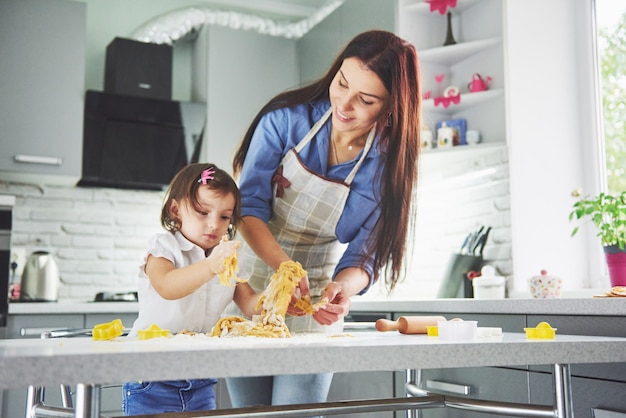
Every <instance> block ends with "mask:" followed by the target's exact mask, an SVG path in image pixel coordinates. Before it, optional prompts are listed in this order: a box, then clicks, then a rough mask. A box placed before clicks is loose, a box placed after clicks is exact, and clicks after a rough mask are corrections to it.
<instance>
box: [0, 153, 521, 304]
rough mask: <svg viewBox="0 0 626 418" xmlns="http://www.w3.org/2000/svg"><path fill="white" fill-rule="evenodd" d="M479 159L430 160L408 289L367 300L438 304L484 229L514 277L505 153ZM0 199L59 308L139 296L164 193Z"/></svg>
mask: <svg viewBox="0 0 626 418" xmlns="http://www.w3.org/2000/svg"><path fill="white" fill-rule="evenodd" d="M476 150H477V151H475V152H471V151H470V152H468V151H467V150H456V149H455V150H451V151H447V152H445V153H443V152H441V153H437V152H432V153H431V154H426V155H424V156H423V158H422V163H421V164H422V165H421V172H420V180H419V181H420V183H419V187H418V192H417V199H418V200H417V202H418V205H417V224H416V229H415V237H416V239H415V241H414V243H413V244H412V246H411V245H409V250H410V252H411V253H412V255H413V257H412V262H411V263H409V265H408V269H409V273H408V275H407V279H406V280H405V281H404V282H403V283H401V284H400V285H399V286H398V288H397V290H396V291H395V292H394V293H393V294H392V295H391V296H390V297H387V296H386V292H385V290H384V288H383V287H382V286H379V285H377V286H376V287H375V288H373V289H372V290H370V292H368V293H367V294H366V295H365V296H364V297H363V298H364V299H373V298H376V299H382V298H388V299H396V300H407V299H408V300H412V299H430V298H434V297H435V296H436V294H437V290H438V288H439V283H440V282H441V280H442V278H443V275H444V273H445V269H446V266H447V263H448V259H449V258H450V256H451V254H453V253H455V252H457V251H458V250H459V247H460V245H461V243H462V241H463V239H464V238H465V236H466V235H467V234H468V233H469V232H470V231H473V230H475V229H477V228H478V227H479V226H480V225H489V226H492V227H493V230H492V231H491V234H490V236H489V240H488V242H487V246H486V247H485V253H484V256H485V259H486V260H489V261H490V262H491V263H492V264H494V265H495V266H496V267H497V268H498V270H499V271H500V273H501V274H502V275H504V276H509V275H511V272H512V263H511V232H510V205H509V175H508V158H507V152H506V149H505V148H504V147H489V146H484V147H480V148H476ZM0 193H3V194H13V195H15V196H16V197H17V201H16V206H15V208H14V215H13V219H14V224H13V233H12V236H11V241H12V246H14V247H15V246H19V247H24V248H25V250H26V254H30V253H32V252H33V251H37V250H45V251H49V252H50V253H52V254H53V255H54V257H55V259H56V261H57V263H58V265H59V269H60V271H61V281H62V285H61V287H60V289H59V298H61V299H73V300H91V299H93V298H94V296H95V294H96V293H97V292H101V291H130V290H135V289H136V277H137V269H138V267H139V265H140V264H141V261H142V258H143V256H144V252H145V246H146V241H147V239H148V238H149V237H150V236H152V235H153V234H154V233H156V232H159V231H161V230H162V229H161V226H160V224H159V216H160V208H161V202H162V199H163V192H152V191H137V190H119V189H101V188H78V187H63V186H42V185H35V184H21V183H6V182H0ZM510 285H511V284H510V283H509V284H508V286H509V287H510Z"/></svg>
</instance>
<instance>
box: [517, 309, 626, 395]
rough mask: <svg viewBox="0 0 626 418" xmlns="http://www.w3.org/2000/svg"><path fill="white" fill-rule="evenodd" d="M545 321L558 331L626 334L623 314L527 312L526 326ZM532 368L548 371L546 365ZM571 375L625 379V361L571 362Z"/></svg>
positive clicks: (618, 335)
mask: <svg viewBox="0 0 626 418" xmlns="http://www.w3.org/2000/svg"><path fill="white" fill-rule="evenodd" d="M542 321H545V322H548V323H549V324H550V325H552V326H553V327H554V328H556V329H557V335H558V334H570V335H597V336H606V337H626V317H623V316H575V315H571V316H563V315H540V316H539V315H529V316H528V326H535V325H537V324H538V323H539V322H542ZM531 370H536V371H543V372H550V371H551V369H550V368H549V367H547V366H532V367H531ZM570 371H571V374H572V376H577V377H590V378H596V379H606V380H615V381H618V382H625V383H626V363H611V364H573V365H572V366H571V369H570Z"/></svg>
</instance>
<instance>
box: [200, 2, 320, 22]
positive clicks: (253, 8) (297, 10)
mask: <svg viewBox="0 0 626 418" xmlns="http://www.w3.org/2000/svg"><path fill="white" fill-rule="evenodd" d="M327 2H328V0H202V3H204V4H206V6H207V7H213V6H214V7H216V8H219V9H222V10H234V11H240V12H250V13H254V14H256V15H262V16H264V17H268V18H272V19H278V20H289V21H295V20H300V19H303V18H306V17H309V16H311V15H312V14H313V13H315V11H317V10H319V9H320V8H322V6H324V4H326V3H327Z"/></svg>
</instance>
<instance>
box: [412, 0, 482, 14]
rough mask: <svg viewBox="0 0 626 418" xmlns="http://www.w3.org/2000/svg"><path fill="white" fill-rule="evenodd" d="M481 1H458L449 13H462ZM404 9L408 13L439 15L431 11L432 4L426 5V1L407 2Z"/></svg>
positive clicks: (414, 0) (413, 0)
mask: <svg viewBox="0 0 626 418" xmlns="http://www.w3.org/2000/svg"><path fill="white" fill-rule="evenodd" d="M478 1H479V0H458V1H457V3H456V7H455V8H453V9H450V8H449V9H448V11H450V12H452V13H454V12H459V13H460V12H462V11H463V10H465V9H468V8H470V7H472V6H473V5H474V4H476V3H478ZM402 8H403V9H404V10H406V11H412V12H419V13H424V14H428V13H437V14H439V12H438V11H432V12H431V11H430V4H428V3H426V2H425V1H424V0H407V1H406V2H405V3H404V4H403V5H402Z"/></svg>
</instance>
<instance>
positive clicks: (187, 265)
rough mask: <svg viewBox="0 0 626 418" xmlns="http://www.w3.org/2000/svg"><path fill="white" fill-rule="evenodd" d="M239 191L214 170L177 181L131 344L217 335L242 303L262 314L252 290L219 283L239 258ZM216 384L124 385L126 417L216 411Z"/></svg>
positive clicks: (153, 247) (146, 273)
mask: <svg viewBox="0 0 626 418" xmlns="http://www.w3.org/2000/svg"><path fill="white" fill-rule="evenodd" d="M239 208H240V195H239V189H238V188H237V185H236V184H235V182H234V180H233V179H232V177H231V176H230V175H229V174H228V173H226V172H225V171H223V170H221V169H219V168H217V167H216V166H215V165H213V164H206V163H204V164H190V165H188V166H186V167H185V168H183V169H182V170H181V171H180V172H178V174H177V175H176V176H175V177H174V179H173V180H172V182H171V184H170V186H169V189H168V191H167V193H166V196H165V201H164V204H163V208H162V210H161V225H162V226H163V228H165V230H166V231H167V232H162V233H159V234H156V235H155V236H154V237H152V238H151V239H150V241H149V243H148V251H147V255H146V257H145V260H144V264H143V265H142V266H141V269H140V272H139V285H138V292H139V316H138V318H137V320H136V321H135V323H134V325H133V328H132V330H131V332H130V334H129V335H130V336H135V335H137V330H142V329H146V328H148V327H149V326H150V325H152V324H156V325H158V326H159V327H160V328H163V329H169V330H170V331H171V332H172V333H178V332H180V331H183V330H189V331H195V332H202V333H206V332H210V331H211V330H212V328H213V326H214V325H215V323H216V322H217V320H218V319H219V317H220V315H221V313H222V311H223V310H224V309H225V308H226V306H227V305H228V304H229V303H230V302H231V301H234V302H235V304H236V305H237V306H238V307H239V308H240V309H241V310H242V311H243V312H244V313H245V314H246V315H253V314H255V313H258V312H256V311H255V306H256V304H257V302H258V300H259V297H260V294H257V293H255V292H254V290H252V288H251V287H250V286H249V285H248V284H247V283H238V284H237V285H236V286H224V285H221V284H220V283H219V278H218V276H217V274H219V273H221V272H222V271H223V270H224V268H225V266H224V259H226V258H228V257H229V256H231V255H232V254H233V253H235V251H236V249H237V247H238V245H239V243H238V242H237V241H230V240H229V241H225V242H222V237H223V236H224V235H228V237H229V238H230V239H232V238H233V237H234V235H235V232H236V227H237V224H238V222H239V219H240V217H239V216H240V215H239ZM215 383H217V380H216V379H193V380H180V381H163V382H128V383H125V384H124V394H123V397H124V400H123V406H124V414H125V415H142V414H156V413H164V412H183V411H201V410H209V409H215V392H214V390H213V387H214V385H215Z"/></svg>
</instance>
